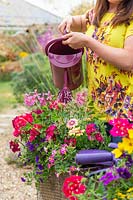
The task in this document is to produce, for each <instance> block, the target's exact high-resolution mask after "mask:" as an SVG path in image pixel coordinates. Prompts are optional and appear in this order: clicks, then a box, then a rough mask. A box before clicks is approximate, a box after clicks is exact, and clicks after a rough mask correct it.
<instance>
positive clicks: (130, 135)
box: [128, 129, 133, 139]
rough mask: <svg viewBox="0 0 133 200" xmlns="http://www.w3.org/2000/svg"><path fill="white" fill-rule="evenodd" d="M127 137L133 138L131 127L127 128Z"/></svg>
mask: <svg viewBox="0 0 133 200" xmlns="http://www.w3.org/2000/svg"><path fill="white" fill-rule="evenodd" d="M128 134H129V138H130V139H133V129H129V130H128Z"/></svg>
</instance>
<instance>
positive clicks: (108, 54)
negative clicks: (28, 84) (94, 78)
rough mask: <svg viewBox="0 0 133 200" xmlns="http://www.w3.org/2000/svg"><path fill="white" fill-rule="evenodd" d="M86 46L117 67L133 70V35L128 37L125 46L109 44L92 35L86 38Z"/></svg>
mask: <svg viewBox="0 0 133 200" xmlns="http://www.w3.org/2000/svg"><path fill="white" fill-rule="evenodd" d="M86 47H89V48H90V49H92V50H93V51H94V52H96V54H97V55H98V56H99V57H101V58H102V59H104V60H105V61H106V62H109V63H110V64H112V65H114V66H116V67H117V68H119V69H122V70H126V71H133V36H129V37H128V38H127V39H126V41H125V44H124V48H114V47H111V46H107V45H105V44H102V43H100V42H98V41H97V40H95V39H93V38H91V37H89V38H88V40H86Z"/></svg>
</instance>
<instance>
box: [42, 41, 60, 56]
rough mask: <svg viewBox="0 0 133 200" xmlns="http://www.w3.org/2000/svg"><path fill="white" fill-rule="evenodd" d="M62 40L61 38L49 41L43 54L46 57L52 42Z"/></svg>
mask: <svg viewBox="0 0 133 200" xmlns="http://www.w3.org/2000/svg"><path fill="white" fill-rule="evenodd" d="M62 40H63V39H62V38H57V39H54V40H51V41H49V42H48V43H47V44H46V46H45V53H46V55H47V56H48V53H49V47H50V46H51V45H52V44H53V43H54V42H58V41H62Z"/></svg>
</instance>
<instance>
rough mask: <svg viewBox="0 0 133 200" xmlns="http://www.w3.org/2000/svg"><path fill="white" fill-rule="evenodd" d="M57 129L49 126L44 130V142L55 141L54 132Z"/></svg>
mask: <svg viewBox="0 0 133 200" xmlns="http://www.w3.org/2000/svg"><path fill="white" fill-rule="evenodd" d="M56 128H57V127H56V126H55V125H50V126H49V127H48V128H47V129H46V140H47V141H49V140H51V139H55V134H54V131H55V129H56Z"/></svg>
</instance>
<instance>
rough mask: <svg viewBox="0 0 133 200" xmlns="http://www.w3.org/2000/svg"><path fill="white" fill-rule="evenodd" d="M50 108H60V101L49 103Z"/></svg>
mask: <svg viewBox="0 0 133 200" xmlns="http://www.w3.org/2000/svg"><path fill="white" fill-rule="evenodd" d="M49 109H54V110H59V101H57V100H55V101H51V102H50V105H49Z"/></svg>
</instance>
